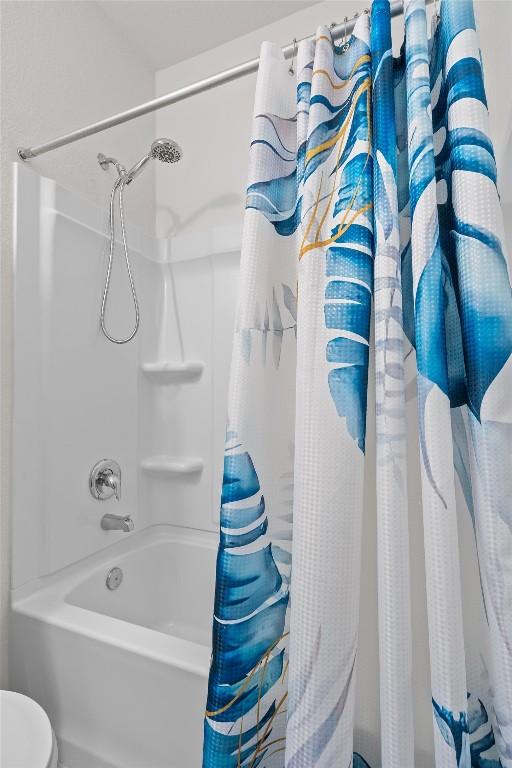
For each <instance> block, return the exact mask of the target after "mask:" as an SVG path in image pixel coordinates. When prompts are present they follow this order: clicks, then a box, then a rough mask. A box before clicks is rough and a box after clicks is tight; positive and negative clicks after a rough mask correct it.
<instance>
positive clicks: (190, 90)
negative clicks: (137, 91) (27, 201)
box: [18, 0, 436, 160]
mask: <svg viewBox="0 0 512 768" xmlns="http://www.w3.org/2000/svg"><path fill="white" fill-rule="evenodd" d="M435 1H436V0H425V3H426V4H427V5H428V4H430V3H432V2H435ZM390 10H391V16H392V17H395V16H401V15H402V13H403V2H402V0H393V1H392V2H391V3H390ZM364 13H369V11H368V9H365V11H364ZM359 15H360V14H356V15H355V16H353V17H352V18H351V19H346V20H344V21H343V22H342V23H341V24H336V25H333V26H331V34H332V36H333V39H334V40H337V39H339V38H342V37H344V36H346V35H347V34H349V33H350V32H352V30H353V29H354V27H355V25H356V22H357V20H358V18H359ZM314 37H315V36H314V35H309V36H308V37H304V38H302V39H301V40H298V41H297V40H294V41H293V42H292V43H290V44H289V45H286V46H285V47H284V48H282V51H283V56H284V57H285V59H289V58H291V57H292V56H293V55H294V53H295V51H296V49H297V44H298V43H300V42H302V41H303V40H313V39H314ZM259 63H260V60H259V58H256V59H250V60H249V61H245V62H243V63H242V64H238V65H237V66H235V67H231V68H230V69H225V70H223V71H222V72H218V73H217V74H215V75H211V76H210V77H205V78H204V79H203V80H198V81H197V82H195V83H191V84H190V85H186V86H184V87H183V88H178V89H177V90H176V91H171V92H170V93H166V94H165V95H164V96H159V97H158V98H156V99H152V100H151V101H146V102H145V103H144V104H139V106H137V107H132V108H131V109H127V110H126V111H125V112H119V113H118V114H117V115H112V116H111V117H107V118H105V119H104V120H99V121H98V122H97V123H91V124H90V125H86V126H84V127H83V128H79V129H78V130H76V131H72V132H71V133H66V134H64V135H63V136H59V137H58V138H56V139H52V141H47V142H46V143H44V144H38V145H36V146H34V147H18V156H19V157H20V158H21V159H22V160H30V159H31V158H33V157H38V156H39V155H44V154H45V153H46V152H52V151H53V150H54V149H58V148H59V147H64V146H65V145H66V144H71V143H72V142H73V141H78V140H79V139H85V138H86V137H87V136H92V135H93V134H95V133H100V132H101V131H106V130H107V129H108V128H113V127H114V126H115V125H121V124H122V123H126V122H128V121H129V120H134V119H135V118H137V117H142V115H147V114H148V113H150V112H156V110H158V109H162V107H168V106H170V105H171V104H177V103H178V102H179V101H184V100H185V99H189V98H190V97H191V96H196V95H197V94H199V93H204V92H205V91H209V90H211V89H212V88H216V87H217V86H218V85H224V84H225V83H230V82H232V81H233V80H238V79H239V78H241V77H245V75H251V74H253V73H254V72H257V70H258V66H259Z"/></svg>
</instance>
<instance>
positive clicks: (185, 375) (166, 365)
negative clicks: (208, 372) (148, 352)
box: [141, 360, 204, 381]
mask: <svg viewBox="0 0 512 768" xmlns="http://www.w3.org/2000/svg"><path fill="white" fill-rule="evenodd" d="M141 367H142V370H143V371H144V373H147V374H148V375H149V376H155V377H157V378H161V379H164V380H165V379H167V380H169V381H193V380H195V379H198V378H199V377H200V376H201V374H202V372H203V370H204V363H202V362H201V361H200V360H190V361H188V362H170V361H168V360H159V361H157V362H154V363H142V366H141Z"/></svg>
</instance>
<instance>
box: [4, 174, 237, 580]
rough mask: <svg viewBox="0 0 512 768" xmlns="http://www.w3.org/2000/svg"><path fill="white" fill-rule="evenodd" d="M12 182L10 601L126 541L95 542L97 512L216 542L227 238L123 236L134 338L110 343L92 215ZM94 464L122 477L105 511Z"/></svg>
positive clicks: (122, 310)
mask: <svg viewBox="0 0 512 768" xmlns="http://www.w3.org/2000/svg"><path fill="white" fill-rule="evenodd" d="M14 171H15V177H16V189H17V198H18V205H17V220H16V243H17V245H16V264H15V278H16V280H15V285H16V290H15V297H16V300H15V319H14V334H15V361H14V389H15V398H14V421H15V424H16V430H15V431H14V438H13V441H14V444H13V469H14V474H13V490H12V500H13V587H14V588H17V587H19V586H21V585H23V584H26V583H27V582H30V581H31V580H34V579H37V578H39V577H42V576H45V575H47V574H49V573H53V572H54V571H56V570H58V569H60V568H63V567H65V566H67V565H69V564H70V563H73V562H76V561H77V560H80V559H81V558H84V557H86V556H87V555H90V554H92V553H94V552H97V551H98V550H100V549H102V548H104V547H107V546H108V545H109V544H112V543H114V542H116V541H118V540H119V539H120V538H121V539H124V538H125V537H127V536H129V535H130V534H125V533H121V532H118V531H114V532H105V531H103V530H102V529H101V527H100V521H101V517H102V515H103V514H105V513H106V512H109V513H114V514H122V515H130V516H131V517H132V518H133V520H134V522H135V529H136V531H140V530H141V529H143V528H145V527H147V526H150V525H155V524H171V525H180V526H184V527H187V528H194V529H203V530H206V531H208V530H210V531H214V530H215V528H216V519H217V506H218V505H217V494H218V488H219V487H220V483H221V472H222V445H223V436H224V426H225V421H226V388H227V371H228V367H229V355H230V346H231V336H232V331H233V318H234V305H235V294H236V278H237V272H238V260H239V241H238V238H237V233H236V230H234V231H233V230H232V229H229V228H226V227H224V228H220V227H217V228H212V229H210V230H206V231H204V232H202V233H195V235H194V236H191V235H183V236H180V237H177V238H174V239H173V240H169V239H155V238H152V237H150V236H148V235H146V234H145V233H143V232H142V231H141V230H140V229H137V228H136V227H135V226H133V225H131V226H130V225H128V238H129V246H130V256H131V260H132V267H133V273H134V278H135V284H136V287H137V293H138V297H139V302H140V306H141V326H140V331H139V333H138V334H137V336H136V337H135V339H134V340H133V341H132V342H130V343H129V344H126V345H116V344H112V343H111V342H109V341H107V340H106V339H105V338H104V336H103V335H102V333H101V331H100V329H99V323H98V311H99V302H100V298H101V293H102V289H103V281H104V267H105V253H106V250H107V248H108V238H107V236H106V212H105V210H104V209H101V208H98V207H96V206H94V205H92V204H90V203H87V202H86V201H84V200H83V199H82V198H81V197H79V196H77V195H76V194H74V193H71V192H69V191H67V190H65V189H63V188H62V187H61V186H60V185H58V184H56V183H55V182H53V181H51V180H49V179H46V178H44V177H39V176H38V175H36V174H35V173H34V172H33V171H32V170H30V169H28V168H27V167H24V166H22V165H19V164H17V165H15V167H14ZM129 194H132V195H135V194H137V191H136V184H134V185H133V187H130V188H129V189H128V190H127V197H128V195H129ZM117 247H118V248H119V243H118V244H117ZM35 318H36V320H35ZM106 318H107V323H108V327H109V328H110V329H111V330H112V332H113V333H114V334H122V333H123V331H124V330H125V329H126V328H128V327H131V325H132V323H133V305H132V302H131V293H130V288H129V284H128V280H127V275H126V269H125V267H124V266H123V263H122V259H121V257H120V252H119V251H118V258H117V259H116V260H115V266H114V270H113V275H112V283H111V294H110V298H109V304H108V305H107V315H106ZM101 458H112V459H115V460H116V461H118V462H119V464H120V466H121V472H122V493H121V500H120V501H119V502H117V501H116V500H115V499H109V500H107V501H104V502H100V501H97V500H96V499H93V497H92V496H91V494H90V492H89V488H88V478H89V472H90V470H91V468H92V466H93V465H94V464H95V463H96V462H97V461H98V460H99V459H101ZM212 579H213V574H212Z"/></svg>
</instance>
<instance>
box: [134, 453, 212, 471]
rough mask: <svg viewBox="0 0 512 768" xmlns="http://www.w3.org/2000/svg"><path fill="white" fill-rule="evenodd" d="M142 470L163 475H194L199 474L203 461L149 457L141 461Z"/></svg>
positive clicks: (192, 458)
mask: <svg viewBox="0 0 512 768" xmlns="http://www.w3.org/2000/svg"><path fill="white" fill-rule="evenodd" d="M141 466H142V469H143V470H144V471H145V472H152V473H157V474H164V475H194V474H199V473H200V472H201V471H202V469H203V467H204V461H203V460H202V459H198V458H195V457H185V458H182V457H177V456H150V457H149V458H147V459H144V460H143V461H142V464H141Z"/></svg>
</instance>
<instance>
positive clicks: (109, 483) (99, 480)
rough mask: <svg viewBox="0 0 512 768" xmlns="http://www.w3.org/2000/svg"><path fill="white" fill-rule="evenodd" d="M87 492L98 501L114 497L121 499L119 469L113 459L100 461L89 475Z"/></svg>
mask: <svg viewBox="0 0 512 768" xmlns="http://www.w3.org/2000/svg"><path fill="white" fill-rule="evenodd" d="M89 490H90V492H91V495H92V496H93V497H94V498H95V499H98V500H99V501H105V500H106V499H110V498H111V497H112V496H115V497H116V499H117V500H118V501H119V500H120V498H121V467H120V466H119V464H118V463H117V461H114V460H113V459H101V461H98V463H97V464H95V465H94V467H93V468H92V470H91V474H90V475H89Z"/></svg>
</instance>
